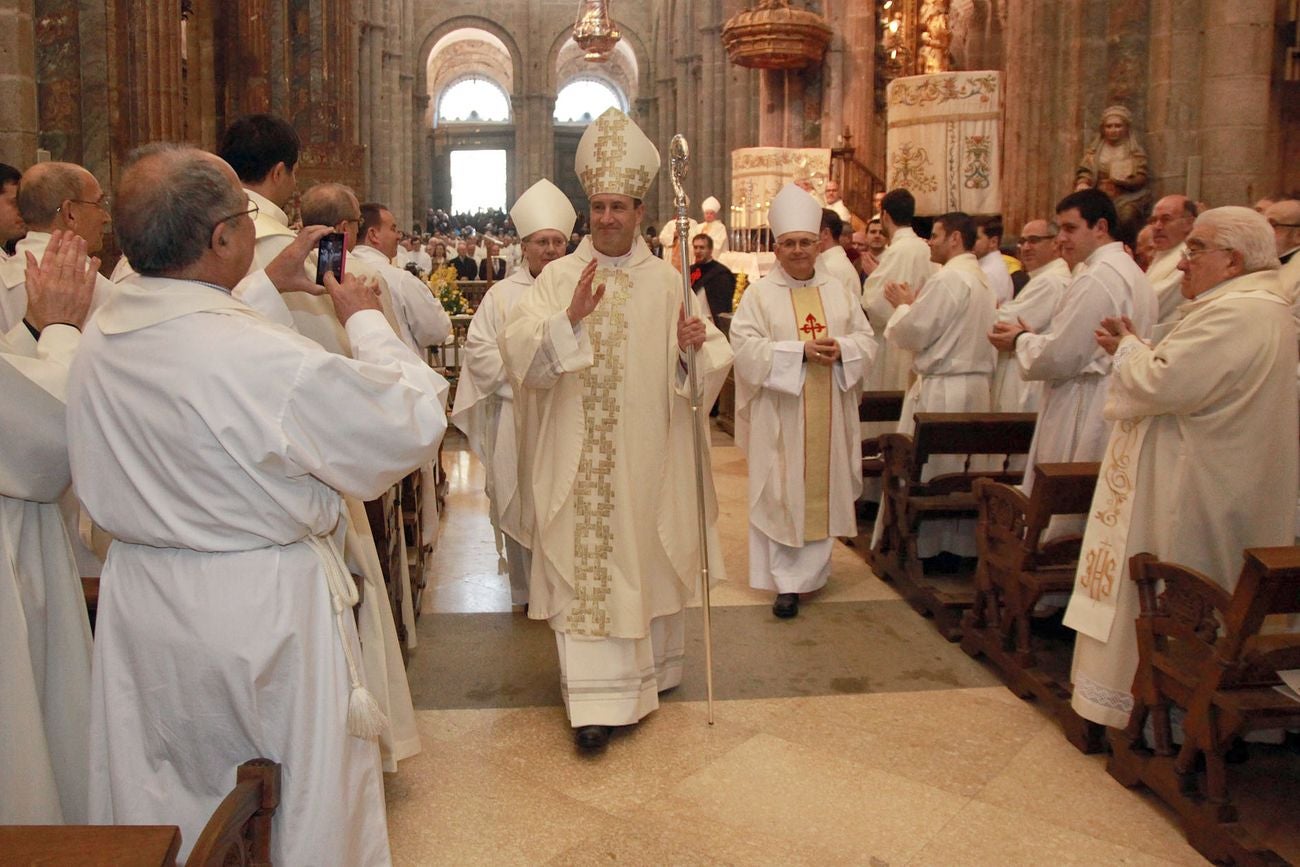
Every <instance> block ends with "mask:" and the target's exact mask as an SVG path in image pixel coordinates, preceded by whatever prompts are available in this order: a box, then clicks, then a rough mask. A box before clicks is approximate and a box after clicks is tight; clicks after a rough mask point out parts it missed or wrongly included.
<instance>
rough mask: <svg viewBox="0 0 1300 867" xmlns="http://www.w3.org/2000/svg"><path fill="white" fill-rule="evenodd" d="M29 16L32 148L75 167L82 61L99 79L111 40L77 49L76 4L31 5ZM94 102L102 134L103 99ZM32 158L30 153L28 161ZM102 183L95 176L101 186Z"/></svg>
mask: <svg viewBox="0 0 1300 867" xmlns="http://www.w3.org/2000/svg"><path fill="white" fill-rule="evenodd" d="M32 11H33V13H34V16H35V17H34V19H33V25H34V31H35V32H34V49H35V59H36V67H35V78H36V128H37V129H38V130H39V142H38V144H39V147H41V148H42V149H44V150H46V151H49V153H50V158H51V159H54V160H62V161H66V162H73V163H81V162H82V161H83V159H84V156H85V144H84V142H83V140H82V138H83V135H82V134H83V131H84V128H85V123H84V119H83V117H82V106H83V104H84V102H85V96H86V92H85V91H86V89H85V87H84V86H83V82H82V75H81V72H82V57H83V54H84V55H85V56H86V57H95V58H96V59H97V60H99V61H100V64H99V65H100V71H101V73H102V71H103V70H102V67H103V59H104V54H105V46H106V45H108V44H110V43H111V42H112V41H113V40H111V39H110V38H109V34H107V33H100V34H97V44H95V45H83V44H82V41H81V10H80V9H79V8H78V3H77V2H76V0H36V3H35V4H34V5H33V8H32ZM101 80H102V75H101ZM96 96H98V97H99V98H98V99H97V100H94V101H92V102H91V103H90V104H91V105H92V106H94V107H95V108H97V109H98V111H96V112H95V113H96V114H97V115H98V118H97V120H98V121H99V122H100V124H101V126H102V127H103V128H105V129H107V127H108V117H107V116H108V100H107V99H105V98H104V94H103V93H99V94H96ZM34 157H35V154H34V153H33V154H32V157H29V159H32V158H34ZM107 177H108V176H107V175H104V176H101V183H102V182H103V179H104V178H107Z"/></svg>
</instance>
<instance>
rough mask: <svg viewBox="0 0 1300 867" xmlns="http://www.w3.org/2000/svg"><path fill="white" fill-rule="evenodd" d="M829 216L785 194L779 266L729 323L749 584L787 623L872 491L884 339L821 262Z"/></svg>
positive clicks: (822, 577) (789, 191)
mask: <svg viewBox="0 0 1300 867" xmlns="http://www.w3.org/2000/svg"><path fill="white" fill-rule="evenodd" d="M827 213H829V214H830V215H831V216H832V217H835V214H834V212H833V211H826V210H823V209H822V208H821V207H820V206H818V204H817V201H816V199H814V198H813V197H812V196H810V195H809V194H808V193H806V192H804V191H803V190H801V189H799V188H798V187H796V186H795V185H794V184H786V185H785V187H783V188H782V190H781V192H779V193H777V195H776V197H775V198H774V199H773V200H772V208H771V211H770V214H769V218H768V222H769V224H770V225H771V226H772V233H773V235H775V237H776V261H777V267H776V268H773V269H772V271H771V272H770V273H768V275H767V276H766V277H764V278H763V279H761V280H759V281H758V282H757V283H755V284H754V285H753V287H751V288H750V289H749V290H748V291H746V292H745V294H744V296H743V297H742V298H741V301H740V307H739V309H737V310H736V315H735V317H734V318H733V319H732V323H731V332H730V337H731V346H732V349H733V350H734V351H735V353H736V361H735V367H736V435H737V437H736V438H737V441H738V442H739V444H740V446H741V448H743V449H745V450H746V456H747V458H748V461H749V586H750V587H753V588H755V589H756V590H767V591H773V592H775V593H776V594H777V596H776V601H775V602H774V603H773V605H772V613H773V614H775V615H776V616H777V617H781V618H787V617H794V616H795V615H796V614H798V613H799V594H800V593H812V592H814V591H816V590H819V589H821V588H822V587H823V586H825V584H826V579H827V578H828V577H829V575H830V568H831V549H832V548H833V547H834V544H835V537H836V536H853V535H855V534H856V533H857V515H856V512H855V510H854V505H853V504H854V501H855V500H856V499H857V498H858V495H859V494H860V493H861V492H862V437H861V436H860V435H859V433H858V401H859V399H860V397H861V394H862V385H863V383H864V382H865V380H866V374H867V371H868V370H870V369H871V360H872V357H873V356H874V355H875V353H876V341H875V340H874V339H873V335H872V333H871V326H870V325H868V324H867V317H866V315H865V314H864V313H863V312H862V305H861V304H860V303H859V301H858V295H857V292H856V291H855V289H856V287H850V286H845V285H843V283H842V282H841V281H840V280H838V279H837V278H836V277H835V276H834V275H832V274H830V273H827V272H823V271H822V270H821V269H820V267H818V266H819V263H820V258H818V257H815V255H814V254H815V252H816V250H817V246H818V243H819V241H818V233H819V232H821V231H823V228H822V227H823V226H824V225H825V223H824V221H823V214H827ZM835 219H836V221H838V220H839V218H838V217H835Z"/></svg>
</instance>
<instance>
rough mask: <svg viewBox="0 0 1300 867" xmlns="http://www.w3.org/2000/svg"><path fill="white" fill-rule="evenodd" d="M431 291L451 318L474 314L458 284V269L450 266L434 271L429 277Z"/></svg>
mask: <svg viewBox="0 0 1300 867" xmlns="http://www.w3.org/2000/svg"><path fill="white" fill-rule="evenodd" d="M429 291H430V292H432V293H433V294H434V295H435V296H437V298H438V303H439V304H441V305H442V309H443V310H446V311H447V314H448V315H449V316H456V315H457V314H461V313H466V314H472V313H473V312H474V311H473V310H472V309H471V308H470V306H469V301H467V300H466V299H465V295H464V294H463V293H462V292H461V291H460V286H459V285H458V284H457V282H456V269H455V268H453V267H452V266H450V265H448V266H446V267H444V268H435V269H434V270H433V273H432V274H430V275H429Z"/></svg>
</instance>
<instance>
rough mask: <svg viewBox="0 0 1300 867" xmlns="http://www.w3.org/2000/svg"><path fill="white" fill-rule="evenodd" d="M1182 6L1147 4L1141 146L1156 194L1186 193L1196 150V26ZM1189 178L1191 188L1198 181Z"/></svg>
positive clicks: (1176, 0) (1170, 1)
mask: <svg viewBox="0 0 1300 867" xmlns="http://www.w3.org/2000/svg"><path fill="white" fill-rule="evenodd" d="M1186 6H1187V4H1186V3H1184V2H1180V0H1151V17H1150V21H1151V25H1150V29H1149V33H1148V41H1147V44H1148V46H1149V48H1148V56H1149V65H1148V69H1147V123H1146V127H1147V130H1148V133H1147V140H1146V142H1145V145H1146V149H1147V154H1148V155H1149V156H1150V158H1151V165H1152V172H1153V173H1152V182H1153V183H1154V185H1155V190H1156V195H1157V196H1160V195H1167V194H1170V193H1175V192H1178V193H1181V192H1187V191H1188V190H1187V181H1188V168H1189V166H1190V167H1191V168H1192V169H1193V170H1194V169H1195V166H1196V164H1197V162H1199V161H1193V157H1196V156H1197V155H1199V154H1200V151H1201V136H1200V114H1201V34H1200V28H1201V24H1200V18H1199V17H1198V16H1196V15H1190V14H1188V10H1187V8H1186ZM1194 174H1195V177H1194V178H1192V179H1191V180H1192V184H1193V186H1194V187H1195V186H1199V184H1200V179H1201V178H1200V173H1199V172H1194ZM1191 192H1193V193H1195V192H1196V190H1195V189H1192V190H1191Z"/></svg>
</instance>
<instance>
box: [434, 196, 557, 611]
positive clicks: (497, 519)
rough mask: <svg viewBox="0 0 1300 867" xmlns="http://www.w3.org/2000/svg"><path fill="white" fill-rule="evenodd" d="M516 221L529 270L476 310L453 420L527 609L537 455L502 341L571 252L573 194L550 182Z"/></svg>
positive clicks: (523, 204)
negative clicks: (524, 437) (527, 300)
mask: <svg viewBox="0 0 1300 867" xmlns="http://www.w3.org/2000/svg"><path fill="white" fill-rule="evenodd" d="M510 219H511V220H513V221H514V224H515V229H516V230H517V231H519V232H522V233H523V255H524V262H525V264H526V267H523V268H517V269H516V270H514V271H513V272H511V273H510V275H509V276H508V277H506V278H505V279H504V280H501V281H499V282H497V283H494V284H493V285H492V288H490V289H489V290H488V291H487V294H486V295H484V296H483V301H482V302H481V303H480V304H479V306H478V310H476V311H474V318H473V319H471V320H470V323H469V331H468V332H467V334H466V337H465V346H464V347H463V348H462V349H461V363H460V382H459V383H458V384H457V386H456V405H455V408H454V409H453V410H452V413H451V422H452V424H454V425H456V427H458V428H460V429H461V430H462V431H464V432H465V436H466V437H467V438H468V439H469V447H470V450H471V451H473V452H474V454H475V455H477V456H478V459H479V460H480V461H482V462H483V468H484V471H485V476H486V488H487V496H488V515H489V517H490V518H491V520H492V529H493V531H494V533H495V534H496V541H497V553H498V554H501V553H504V555H505V558H506V568H507V569H508V570H509V573H510V601H511V603H513V604H514V605H524V606H526V605H527V604H528V573H529V571H530V562H531V555H530V552H529V547H530V545H531V544H532V525H533V516H532V503H531V499H530V498H529V496H528V495H529V494H530V493H531V490H530V488H529V487H528V486H527V485H521V484H520V479H521V478H527V477H528V475H529V473H530V466H529V464H528V463H527V462H526V461H524V460H521V458H528V457H531V454H532V453H531V451H529V450H522V451H521V449H520V448H519V444H518V440H517V439H516V433H515V402H514V389H513V388H512V387H511V385H510V378H509V377H508V376H507V375H506V368H505V362H504V361H503V359H502V358H501V348H500V346H498V345H497V338H498V337H499V336H500V335H501V333H502V332H503V331H505V326H506V321H507V320H508V319H509V318H510V311H511V310H512V309H513V308H514V306H515V304H516V303H517V302H518V301H519V299H520V298H521V297H523V295H524V293H525V292H527V291H528V289H529V288H530V287H531V286H532V285H533V282H534V281H535V280H536V279H537V276H538V275H539V274H541V273H542V269H543V268H545V267H546V265H547V264H548V263H550V262H554V261H555V260H556V259H559V258H560V257H562V256H563V255H564V244H565V242H566V241H567V240H568V237H569V232H571V231H572V230H573V224H574V223H575V222H577V219H578V214H577V212H575V211H574V210H573V205H572V204H570V203H569V198H568V196H566V195H564V193H563V192H562V191H561V190H560V188H559V187H557V186H555V184H553V183H551V182H550V181H548V180H547V179H545V178H542V179H541V180H540V181H538V182H537V183H535V184H533V185H532V186H531V187H529V188H528V189H527V190H526V191H525V192H524V194H523V195H522V196H520V197H519V199H518V200H517V201H516V202H515V206H514V207H513V208H511V209H510ZM503 546H504V549H505V550H504V552H502V547H503Z"/></svg>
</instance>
